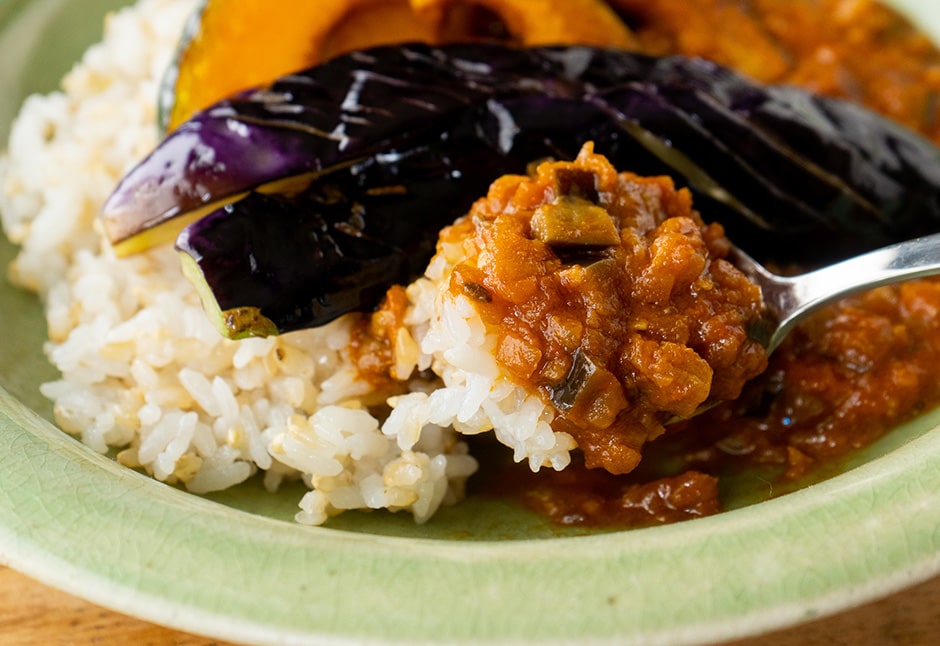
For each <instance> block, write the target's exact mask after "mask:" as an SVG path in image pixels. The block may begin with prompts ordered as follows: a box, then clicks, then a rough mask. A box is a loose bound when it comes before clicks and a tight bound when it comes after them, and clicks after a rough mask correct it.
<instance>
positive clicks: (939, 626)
mask: <svg viewBox="0 0 940 646" xmlns="http://www.w3.org/2000/svg"><path fill="white" fill-rule="evenodd" d="M938 638H940V577H937V578H935V579H932V580H930V581H928V582H927V583H924V584H921V585H918V586H916V587H914V588H910V589H908V590H905V591H903V592H900V593H898V594H895V595H893V596H891V597H888V598H887V599H882V600H880V601H876V602H873V603H869V604H866V605H864V606H861V607H859V608H856V609H853V610H851V611H847V612H843V613H840V614H838V615H835V616H833V617H828V618H825V619H820V620H817V621H814V622H811V623H808V624H804V625H802V626H798V627H795V628H790V629H787V630H782V631H778V632H775V633H773V634H771V635H765V636H762V637H759V638H754V639H746V640H742V641H736V642H733V644H726V645H725V646H758V644H759V645H760V646H835V645H842V644H845V645H849V644H851V645H852V646H902V645H903V646H933V645H934V644H937V643H940V639H938ZM0 644H3V645H4V646H26V645H29V646H34V645H35V644H67V645H68V646H90V645H92V644H99V645H101V644H134V645H135V646H170V645H172V646H210V645H214V646H226V645H225V644H224V643H223V642H219V641H217V640H212V639H205V638H202V637H196V636H193V635H187V634H184V633H180V632H177V631H174V630H170V629H168V628H163V627H161V626H155V625H153V624H149V623H146V622H143V621H140V620H137V619H133V618H131V617H126V616H124V615H121V614H118V613H115V612H111V611H110V610H105V609H103V608H100V607H98V606H95V605H93V604H90V603H88V602H86V601H83V600H81V599H78V598H76V597H73V596H71V595H68V594H65V593H64V592H60V591H58V590H55V589H52V588H49V587H47V586H44V585H42V584H40V583H37V582H35V581H33V580H32V579H29V578H27V577H25V576H23V575H22V574H20V573H18V572H15V571H13V570H10V569H9V568H3V567H0Z"/></svg>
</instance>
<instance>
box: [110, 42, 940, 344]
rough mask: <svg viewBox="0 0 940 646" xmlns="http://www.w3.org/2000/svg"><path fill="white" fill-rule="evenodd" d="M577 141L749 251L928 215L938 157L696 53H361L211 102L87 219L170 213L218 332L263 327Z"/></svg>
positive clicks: (820, 241)
mask: <svg viewBox="0 0 940 646" xmlns="http://www.w3.org/2000/svg"><path fill="white" fill-rule="evenodd" d="M587 140H592V141H594V142H595V149H596V150H597V151H598V152H599V153H602V154H604V155H606V156H607V157H608V158H610V159H611V161H612V162H613V164H614V165H615V166H616V167H618V168H625V169H630V170H632V171H633V172H636V173H638V174H644V175H652V174H669V175H671V176H673V177H674V179H675V180H676V182H677V183H679V184H680V185H683V186H688V187H689V188H691V189H692V190H693V192H694V193H696V196H695V199H696V205H697V207H698V209H699V210H700V211H701V212H702V215H703V217H705V219H706V220H718V221H720V222H722V224H724V225H725V227H726V229H727V230H728V232H729V234H730V235H731V237H732V239H734V240H735V242H736V243H738V244H739V245H740V246H742V247H743V248H745V249H746V250H748V251H749V252H750V253H752V254H753V255H755V256H757V257H759V258H760V259H762V260H765V261H777V262H801V263H804V264H807V263H808V264H820V263H823V262H826V261H828V260H831V259H836V258H839V257H844V256H847V255H850V254H853V253H857V252H860V251H863V250H867V249H871V248H875V247H878V246H882V245H884V244H887V243H890V242H894V241H897V240H901V239H905V238H909V237H913V236H916V235H920V234H923V233H927V232H932V231H936V230H940V152H938V149H937V148H936V147H935V146H934V145H933V144H931V143H930V142H928V141H927V140H925V139H923V138H921V137H919V136H918V135H916V134H914V133H912V132H910V131H908V130H906V129H904V128H902V127H900V126H898V125H896V124H894V123H892V122H889V121H887V120H885V119H883V118H881V117H879V116H877V115H875V114H873V113H871V112H869V111H867V110H864V109H862V108H859V107H857V106H854V105H851V104H848V103H845V102H841V101H838V100H835V99H831V98H824V97H818V96H814V95H812V94H810V93H807V92H805V91H802V90H798V89H796V88H789V87H766V86H761V85H759V84H756V83H754V82H752V81H750V80H748V79H746V78H744V77H742V76H740V75H738V74H736V73H734V72H732V71H730V70H728V69H725V68H722V67H720V66H718V65H715V64H713V63H709V62H706V61H703V60H700V59H691V58H685V57H676V56H673V57H664V58H655V57H649V56H645V55H641V54H635V53H630V52H624V51H619V50H608V49H596V48H590V47H546V48H530V49H520V48H508V47H502V46H497V45H452V46H444V47H429V46H424V45H403V46H391V47H381V48H376V49H372V50H368V51H364V52H357V53H354V54H350V55H347V56H342V57H339V58H336V59H333V60H331V61H329V62H327V63H325V64H323V65H320V66H318V67H314V68H312V69H310V70H307V71H305V72H301V73H297V74H292V75H290V76H287V77H284V78H282V79H279V80H278V81H276V82H274V83H273V84H271V85H270V86H269V87H266V88H262V89H258V90H255V91H250V92H246V93H242V94H240V95H238V96H236V97H233V98H232V99H229V100H227V101H223V102H221V103H219V104H216V105H215V106H213V107H211V108H209V109H208V110H207V111H205V112H203V113H200V114H198V115H196V116H195V117H194V118H193V119H192V120H190V121H189V122H187V123H185V124H183V125H182V126H181V127H180V128H178V129H177V130H176V131H174V132H173V133H171V134H170V136H169V137H168V138H167V139H166V140H165V141H164V143H163V144H161V146H160V147H158V148H157V150H155V151H154V153H153V154H152V155H151V156H150V157H149V158H148V159H146V160H144V162H142V163H141V165H140V166H138V167H137V168H136V169H134V170H132V171H131V173H130V174H129V175H128V176H127V177H126V178H125V179H124V181H123V182H122V183H121V185H120V186H119V187H118V189H117V190H116V191H115V193H114V195H113V196H112V197H111V199H110V200H109V201H108V203H107V205H106V207H105V211H104V214H103V218H104V223H105V228H106V230H107V231H108V233H109V235H110V237H111V240H112V242H113V243H115V244H116V246H117V248H118V250H119V252H121V251H123V252H130V251H133V250H134V249H135V248H141V247H146V246H149V245H150V244H154V243H156V242H158V241H159V240H160V236H158V235H157V234H156V232H159V231H161V230H163V231H165V232H168V233H169V234H170V235H175V233H176V231H178V230H179V229H180V228H182V226H184V225H186V224H188V225H189V226H188V228H187V229H186V230H185V231H184V232H183V233H182V234H181V235H180V237H179V239H178V247H179V248H180V250H181V251H182V252H183V253H184V255H185V256H187V258H188V260H187V263H188V265H189V274H190V275H191V277H194V279H195V280H196V282H197V283H199V284H201V288H202V291H203V295H204V298H206V299H207V302H208V303H209V305H210V310H214V311H216V312H219V313H221V314H222V315H223V316H222V319H221V320H223V321H226V320H228V321H229V322H231V323H232V324H231V325H227V326H224V327H225V331H226V333H227V334H229V335H231V336H240V335H245V334H268V333H273V332H274V331H278V332H284V331H288V330H291V329H297V328H300V327H306V326H313V325H319V324H322V323H324V322H326V321H328V320H330V319H331V318H334V317H335V316H337V315H339V314H341V313H342V312H344V311H349V310H353V309H368V308H370V307H372V306H374V305H375V304H376V302H377V299H378V298H380V296H381V294H382V293H383V292H384V289H383V287H387V286H388V285H390V284H392V283H394V282H400V281H406V280H409V279H410V278H413V277H414V276H415V275H417V274H419V273H420V270H421V269H422V267H423V264H424V263H425V262H426V261H427V260H428V258H429V257H430V254H431V252H432V251H433V246H434V241H435V240H436V238H437V233H438V230H439V229H440V227H441V226H444V225H446V224H447V223H449V222H450V221H452V220H453V219H454V218H456V217H458V216H460V215H461V214H462V213H463V212H464V211H465V210H466V209H467V207H468V206H469V204H470V203H471V201H472V200H473V199H475V198H476V197H478V196H479V195H481V194H482V193H483V192H484V191H485V187H486V185H487V184H488V183H489V182H490V181H492V180H493V179H495V178H496V177H497V176H498V175H500V174H504V173H507V172H517V173H518V172H524V171H525V169H526V166H527V165H528V164H529V163H531V162H532V161H534V160H537V159H540V158H546V157H554V158H573V157H574V156H575V155H576V154H577V152H578V150H579V149H580V147H581V145H582V144H583V143H584V142H585V141H587ZM249 192H251V193H252V194H251V195H250V196H249V197H248V198H245V199H243V200H241V201H238V200H239V199H240V198H242V197H243V196H244V195H245V194H247V193H249ZM263 193H266V194H267V195H262V194H263ZM329 195H332V196H333V198H327V197H325V196H329ZM224 204H228V205H227V206H225V208H224V209H221V210H218V211H216V212H215V213H213V214H212V215H211V216H210V217H208V218H205V219H200V218H201V216H202V215H203V214H204V212H206V211H208V210H212V209H214V208H216V207H218V206H221V205H224ZM287 212H292V213H294V214H295V215H294V216H292V217H285V216H284V214H285V213H287ZM187 214H188V215H187ZM297 218H300V219H301V220H302V222H298V221H297ZM192 221H195V222H193V223H191V224H190V222H192ZM226 221H231V223H227V222H226ZM235 223H237V224H235ZM278 227H281V228H280V229H279V230H278V232H277V233H273V231H274V230H275V229H277V228H278ZM314 231H317V232H319V233H317V234H316V235H313V232H314ZM298 232H303V233H302V234H301V233H298ZM304 236H306V237H304ZM166 237H167V233H164V235H163V238H164V239H165V238H166ZM299 239H303V240H307V241H308V242H309V245H312V246H313V248H309V247H308V246H304V245H301V247H302V249H300V250H296V249H295V247H297V245H298V244H299V243H298V242H297V241H298V240H299ZM275 241H279V242H275ZM262 248H264V249H265V250H264V252H262ZM279 249H280V251H278V250H279ZM223 250H224V251H223ZM290 250H294V251H290ZM233 254H234V255H239V256H240V259H235V260H233V259H232V258H231V256H232V255H233ZM291 254H300V255H299V256H297V255H295V256H294V257H290V256H291ZM235 312H237V313H239V316H229V315H228V314H231V313H235ZM246 313H247V315H246V316H242V314H246ZM242 320H246V321H247V320H251V321H254V323H251V324H241V323H237V321H242ZM259 322H260V323H259Z"/></svg>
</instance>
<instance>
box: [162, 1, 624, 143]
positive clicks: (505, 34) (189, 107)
mask: <svg viewBox="0 0 940 646" xmlns="http://www.w3.org/2000/svg"><path fill="white" fill-rule="evenodd" d="M493 37H500V38H503V39H506V40H509V41H512V42H518V43H520V44H526V45H533V44H584V45H597V46H622V47H626V46H631V45H633V39H632V35H631V33H630V31H629V30H628V29H627V27H626V26H624V24H623V23H622V22H621V21H620V20H619V18H617V16H616V15H615V14H614V13H613V12H612V11H611V10H610V9H609V8H608V6H607V5H606V3H604V2H603V0H545V1H544V2H532V1H531V0H479V1H474V2H467V1H466V0H456V1H455V0H431V1H428V0H316V1H311V0H280V1H279V2H267V1H263V0H204V2H203V3H202V4H201V5H200V7H199V9H198V10H197V11H196V13H195V14H194V15H193V17H192V18H191V19H190V21H189V23H188V25H187V28H186V30H185V32H184V35H183V38H182V41H181V44H180V48H179V51H178V52H177V55H176V58H175V60H174V62H173V64H172V65H171V66H170V69H169V70H168V72H167V75H166V78H165V79H164V82H163V88H162V92H161V97H160V106H159V107H160V125H161V127H163V128H164V129H166V130H172V129H174V128H176V127H177V126H179V125H180V124H181V123H183V122H184V121H185V120H187V119H188V118H189V117H190V116H192V115H193V114H194V113H195V112H197V111H199V110H201V109H203V108H206V107H208V106H209V105H211V104H213V103H215V102H216V101H219V100H221V99H223V98H225V97H228V96H230V95H232V94H234V93H235V92H237V91H239V90H243V89H245V88H249V87H254V86H258V85H262V84H264V83H266V82H268V81H270V80H272V79H275V78H277V77H279V76H281V75H283V74H286V73H288V72H291V71H293V70H299V69H304V68H307V67H310V66H312V65H315V64H317V63H319V62H320V61H322V60H325V59H327V58H331V57H333V56H337V55H339V54H343V53H348V52H351V51H354V50H357V49H364V48H367V47H372V46H375V45H386V44H393V43H402V42H408V41H420V42H428V43H435V44H440V43H444V42H451V41H467V40H481V39H490V38H493Z"/></svg>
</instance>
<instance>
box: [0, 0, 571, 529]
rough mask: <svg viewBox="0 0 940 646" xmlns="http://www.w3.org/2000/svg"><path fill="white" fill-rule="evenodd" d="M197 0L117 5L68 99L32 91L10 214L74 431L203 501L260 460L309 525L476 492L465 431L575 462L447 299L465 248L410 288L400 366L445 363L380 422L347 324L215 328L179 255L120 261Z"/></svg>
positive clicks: (11, 162)
mask: <svg viewBox="0 0 940 646" xmlns="http://www.w3.org/2000/svg"><path fill="white" fill-rule="evenodd" d="M195 5H196V2H195V1H194V0H140V1H139V2H138V4H137V5H136V6H135V7H132V8H129V9H125V10H122V11H120V12H118V13H115V14H113V15H111V16H110V17H109V18H108V21H107V25H106V32H105V37H104V40H103V42H102V43H100V44H98V45H95V46H94V47H92V48H91V49H90V50H89V51H88V52H87V53H86V55H85V56H84V58H83V60H82V61H81V62H80V63H79V64H78V65H76V67H75V68H74V69H73V70H72V71H71V72H70V73H69V75H68V76H67V77H66V78H65V80H64V82H63V86H62V90H61V91H60V92H55V93H52V94H49V95H46V96H33V97H30V98H29V99H28V100H27V101H26V103H25V105H24V106H23V109H22V112H21V114H20V115H19V117H18V119H17V120H16V123H15V124H14V127H13V130H12V134H11V137H10V143H9V150H8V151H7V153H6V155H5V156H4V157H3V159H2V161H0V165H2V166H0V180H2V191H0V213H2V218H3V219H2V224H3V228H4V230H5V232H6V234H7V236H8V237H9V238H10V239H11V240H12V241H14V242H15V243H17V244H18V245H20V247H21V251H20V253H19V255H18V256H17V258H16V259H15V261H14V262H13V264H12V266H11V267H10V272H9V273H10V277H11V279H12V280H13V281H15V282H16V283H18V284H20V285H23V286H25V287H28V288H30V289H33V290H35V291H36V292H37V293H38V294H39V295H40V298H41V299H42V301H43V303H44V305H45V309H46V316H47V322H48V328H49V339H50V341H49V342H48V344H47V347H46V351H47V355H48V357H49V359H50V361H51V362H52V363H53V364H55V366H56V367H57V368H58V369H59V370H60V371H61V375H62V376H61V378H60V379H58V380H56V381H54V382H52V383H48V384H44V385H43V386H42V392H43V394H44V395H45V396H46V397H48V398H50V399H51V400H52V401H53V402H54V411H55V416H56V420H57V422H58V424H59V425H60V426H61V428H63V429H64V430H65V431H67V432H69V433H72V434H75V435H77V436H79V437H80V438H81V440H82V441H83V442H85V443H87V444H88V445H89V446H91V447H92V448H94V449H95V450H97V451H100V452H106V451H108V450H109V448H111V447H116V448H117V449H118V460H119V461H120V462H121V463H123V464H126V465H128V466H130V467H134V468H140V469H143V470H145V471H146V472H147V473H149V474H151V475H153V476H154V477H155V478H157V479H158V480H162V481H165V482H168V483H173V484H180V485H182V486H185V487H186V488H187V489H188V490H190V491H193V492H195V493H207V492H211V491H217V490H221V489H225V488H228V487H231V486H235V485H237V484H239V483H241V482H243V481H245V480H246V479H248V478H249V477H251V476H252V475H253V474H255V473H257V472H259V471H262V472H264V483H265V486H266V487H268V488H269V489H272V490H273V489H276V488H277V487H278V486H279V485H280V483H281V482H282V481H283V480H284V479H297V478H301V479H302V480H303V481H304V482H305V483H306V484H307V485H308V486H309V487H310V491H309V492H308V493H307V494H306V495H304V496H303V498H302V500H301V501H299V506H300V510H301V511H300V512H299V513H298V514H297V520H298V521H299V522H301V523H308V524H320V523H323V522H324V521H326V520H327V519H328V518H329V517H330V516H332V515H335V514H337V513H340V512H342V511H344V510H348V509H389V510H392V511H398V510H406V511H409V512H411V513H412V514H413V516H414V518H415V519H416V520H417V521H418V522H423V521H425V520H426V519H428V518H429V517H430V516H431V515H433V513H434V512H435V510H437V509H438V507H439V506H440V505H441V504H452V503H455V502H457V501H458V500H459V499H460V498H461V497H462V496H463V488H464V483H465V481H466V479H467V478H468V477H469V476H470V475H471V474H472V473H473V472H474V471H475V470H476V461H475V460H474V459H473V458H472V457H470V456H469V455H468V453H467V446H466V444H465V443H463V442H462V441H460V434H476V433H483V432H488V431H494V432H495V435H496V437H497V438H498V439H499V440H500V441H501V442H503V443H504V444H506V445H507V446H509V447H511V448H512V450H513V453H514V457H515V459H516V460H517V461H523V460H528V461H529V464H530V466H531V467H532V468H533V469H538V468H541V467H542V466H546V465H548V466H551V467H553V468H556V469H560V468H562V467H564V466H565V465H566V464H567V463H568V460H569V456H568V453H569V451H570V450H571V449H572V448H573V446H574V444H573V441H572V439H571V437H570V436H568V435H566V434H563V433H555V432H554V431H552V429H551V426H550V423H551V420H552V411H551V410H550V409H549V407H547V406H546V405H545V404H544V403H543V402H542V401H541V400H540V399H539V398H538V397H537V396H534V395H531V394H529V393H526V392H525V391H524V390H523V389H522V388H519V387H517V386H515V385H514V384H512V383H511V382H510V381H508V380H507V378H506V377H505V375H504V374H503V373H502V371H501V370H500V369H499V367H498V366H497V364H496V361H495V360H494V358H493V356H492V349H493V340H492V337H491V336H490V335H488V334H487V333H486V330H485V329H484V327H483V324H482V321H481V320H480V319H479V316H478V315H477V314H476V312H475V310H474V308H473V307H472V305H470V304H469V303H468V302H467V301H466V299H462V298H453V297H451V296H449V295H448V294H447V291H446V289H444V288H443V287H442V286H443V285H446V283H447V278H448V273H449V270H450V268H451V267H452V266H453V264H454V263H455V262H457V261H459V260H460V249H459V248H456V246H455V245H449V246H447V245H445V246H444V248H442V250H441V252H440V253H439V254H438V256H437V257H436V258H435V259H434V261H432V263H431V266H430V267H429V270H428V277H427V278H425V279H421V280H419V281H416V282H415V283H414V284H413V285H411V286H410V287H409V288H408V294H409V298H410V300H411V306H410V308H409V310H408V312H407V314H406V318H405V321H406V327H405V328H402V329H401V330H399V331H398V333H397V336H396V338H395V350H396V354H395V371H396V374H398V375H410V374H412V371H413V369H415V368H417V370H419V371H422V370H425V369H427V368H432V369H433V370H434V372H435V373H436V375H437V376H438V377H439V380H438V379H436V380H434V381H433V382H426V381H413V382H411V383H410V384H409V388H408V390H409V392H407V393H406V394H404V395H400V396H398V397H395V398H393V399H392V400H390V403H391V404H392V405H393V410H392V413H391V415H390V416H389V417H388V418H387V419H384V420H380V419H377V418H376V417H374V416H373V415H372V414H371V413H370V412H369V410H368V408H366V407H365V406H364V404H363V403H362V402H361V398H363V397H367V396H370V395H373V396H374V395H375V393H374V389H373V386H371V385H370V383H369V382H367V381H365V380H363V379H362V378H361V377H360V375H359V373H358V370H357V368H356V367H355V366H354V365H353V364H352V362H351V361H350V360H349V358H348V357H347V355H346V352H345V349H346V347H347V345H348V343H349V339H350V327H351V322H350V319H349V318H345V319H340V320H338V321H335V322H334V323H331V324H330V325H327V326H324V327H322V328H320V329H315V330H306V331H301V332H296V333H292V334H288V335H284V336H281V337H276V338H267V339H249V340H243V341H230V340H227V339H223V338H221V337H220V336H219V334H218V333H217V332H216V330H214V329H213V328H212V326H211V324H210V323H209V322H208V320H207V318H206V316H205V315H204V313H203V311H202V309H201V307H200V304H199V301H198V298H197V296H196V294H195V292H194V290H193V288H192V287H191V286H190V284H189V283H188V282H187V281H186V280H185V279H184V278H183V277H182V274H181V272H180V268H179V263H178V258H177V255H176V254H175V253H174V251H173V250H172V249H171V248H169V247H163V248H159V249H154V250H151V251H148V252H145V253H142V254H139V255H136V256H134V257H131V258H127V259H117V258H116V257H115V256H114V254H113V253H112V251H111V249H110V248H109V246H108V245H107V243H105V242H104V241H103V239H102V237H101V235H100V231H99V229H98V227H97V224H96V215H97V212H98V209H99V207H100V205H101V204H102V203H103V201H104V199H105V198H106V197H107V195H108V194H109V193H110V191H111V190H112V189H113V187H114V186H115V185H116V183H117V181H118V180H119V178H120V177H121V175H122V174H123V173H124V172H126V171H127V170H128V169H129V168H130V167H131V166H132V165H133V164H134V163H135V162H136V161H138V160H139V159H141V158H142V157H143V156H144V155H145V154H146V153H147V152H148V151H149V150H150V149H151V148H152V147H153V146H154V145H155V143H156V140H157V135H156V127H155V125H154V124H155V119H156V108H155V106H156V96H157V89H158V85H159V81H160V78H161V76H162V74H163V70H164V68H165V66H166V64H167V63H168V61H169V59H170V56H171V53H172V51H173V49H174V47H175V46H176V41H177V38H178V36H179V34H180V31H181V28H182V24H183V22H184V20H185V18H186V17H187V16H188V15H189V14H190V12H191V11H193V9H194V8H195Z"/></svg>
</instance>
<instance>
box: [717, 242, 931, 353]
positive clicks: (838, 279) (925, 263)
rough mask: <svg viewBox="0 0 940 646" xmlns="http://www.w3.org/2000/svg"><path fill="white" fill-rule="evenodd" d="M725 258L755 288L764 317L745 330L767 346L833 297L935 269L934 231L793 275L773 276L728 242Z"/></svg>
mask: <svg viewBox="0 0 940 646" xmlns="http://www.w3.org/2000/svg"><path fill="white" fill-rule="evenodd" d="M728 260H729V261H730V262H731V263H732V264H733V265H735V266H736V267H737V268H738V269H740V270H741V271H742V272H743V273H744V275H745V276H747V277H748V278H750V279H751V280H752V281H754V282H755V283H757V284H758V285H759V286H760V288H761V293H762V297H763V301H764V318H763V321H762V322H761V324H759V325H757V326H755V328H754V329H753V330H752V331H751V336H752V338H754V340H755V341H758V342H759V343H761V345H763V346H764V347H765V348H767V353H768V354H769V353H771V352H773V351H774V350H775V349H776V348H777V346H779V345H780V342H781V341H783V339H784V338H785V337H786V336H787V334H789V333H790V332H791V331H792V330H793V328H794V326H795V325H796V324H797V323H799V322H800V321H802V320H803V319H805V318H806V317H807V316H809V315H810V314H812V313H813V312H815V311H816V310H818V309H819V308H821V307H823V306H824V305H828V304H830V303H832V302H833V301H835V300H838V299H840V298H843V297H845V296H848V295H850V294H854V293H856V292H861V291H865V290H868V289H873V288H875V287H881V286H882V285H890V284H891V283H898V282H901V281H904V280H910V279H912V278H920V277H924V276H932V275H936V274H940V233H935V234H932V235H929V236H924V237H922V238H916V239H914V240H908V241H906V242H901V243H898V244H895V245H891V246H890V247H884V248H882V249H877V250H875V251H871V252H868V253H866V254H862V255H861V256H856V257H854V258H849V259H848V260H843V261H842V262H839V263H836V264H834V265H829V266H828V267H823V268H822V269H817V270H815V271H811V272H809V273H805V274H800V275H798V276H778V275H777V274H774V273H771V272H770V271H768V270H767V269H766V268H765V267H764V266H762V265H760V264H759V263H758V262H757V261H756V260H754V259H753V258H751V257H750V256H748V255H747V254H746V253H744V252H743V251H741V250H740V249H738V248H737V247H735V246H734V245H732V247H731V253H730V254H729V256H728Z"/></svg>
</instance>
